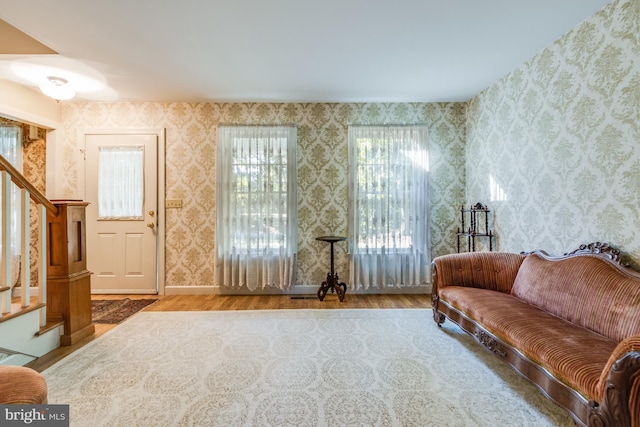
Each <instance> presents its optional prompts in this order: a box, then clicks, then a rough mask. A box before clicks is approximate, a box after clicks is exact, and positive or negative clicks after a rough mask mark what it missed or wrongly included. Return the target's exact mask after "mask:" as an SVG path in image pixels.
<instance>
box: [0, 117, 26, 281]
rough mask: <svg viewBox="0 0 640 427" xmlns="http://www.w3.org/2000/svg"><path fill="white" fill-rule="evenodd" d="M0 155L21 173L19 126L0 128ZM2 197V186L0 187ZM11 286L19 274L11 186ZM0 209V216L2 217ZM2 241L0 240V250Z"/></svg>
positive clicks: (15, 192)
mask: <svg viewBox="0 0 640 427" xmlns="http://www.w3.org/2000/svg"><path fill="white" fill-rule="evenodd" d="M0 155H2V156H3V157H4V158H5V159H7V160H8V161H9V163H11V164H12V165H13V166H14V167H15V168H16V169H17V170H18V171H19V172H21V173H22V128H21V127H20V126H19V125H4V124H3V125H1V126H0ZM0 197H2V186H0ZM10 197H11V258H12V260H13V262H12V264H11V276H12V278H11V285H12V286H13V285H15V284H16V283H17V280H18V274H19V273H20V251H21V242H20V222H19V218H20V189H19V188H18V187H16V186H15V185H13V184H12V185H11V195H10ZM1 211H2V210H1V209H0V216H1V215H2V212H1ZM1 247H2V241H1V240H0V248H1Z"/></svg>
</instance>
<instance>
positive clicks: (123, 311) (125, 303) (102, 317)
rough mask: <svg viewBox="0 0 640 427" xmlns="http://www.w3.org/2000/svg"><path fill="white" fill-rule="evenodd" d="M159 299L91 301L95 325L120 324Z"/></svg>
mask: <svg viewBox="0 0 640 427" xmlns="http://www.w3.org/2000/svg"><path fill="white" fill-rule="evenodd" d="M156 301H157V299H129V298H125V299H122V300H91V315H92V317H93V322H94V323H120V322H122V321H123V320H125V319H127V318H128V317H130V316H131V315H133V314H135V313H137V312H138V311H140V310H142V309H143V308H145V307H146V306H148V305H149V304H153V303H154V302H156Z"/></svg>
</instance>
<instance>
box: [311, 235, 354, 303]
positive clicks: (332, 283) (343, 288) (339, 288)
mask: <svg viewBox="0 0 640 427" xmlns="http://www.w3.org/2000/svg"><path fill="white" fill-rule="evenodd" d="M316 240H321V241H323V242H329V243H331V271H330V272H329V273H327V280H326V281H324V282H322V284H321V285H320V289H318V299H319V300H320V301H322V300H324V297H325V296H326V295H327V292H328V291H329V289H331V293H334V292H335V293H336V294H338V299H339V300H340V302H342V301H344V294H346V293H347V284H346V283H344V282H340V283H339V282H338V280H339V279H338V273H336V272H335V271H334V269H333V244H334V243H335V242H342V241H343V240H347V238H346V237H342V236H320V237H316Z"/></svg>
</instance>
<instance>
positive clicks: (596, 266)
mask: <svg viewBox="0 0 640 427" xmlns="http://www.w3.org/2000/svg"><path fill="white" fill-rule="evenodd" d="M511 294H512V295H513V296H515V297H517V298H520V299H521V300H523V301H525V302H527V303H529V304H532V305H535V306H537V307H539V308H541V309H543V310H545V311H548V312H549V313H551V314H554V315H556V316H558V317H561V318H563V319H566V320H568V321H569V322H571V323H574V324H577V325H580V326H582V327H585V328H588V329H590V330H592V331H594V332H597V333H599V334H601V335H604V336H606V337H609V338H611V339H614V340H616V341H622V340H623V339H624V338H626V337H629V336H631V335H637V334H640V276H636V275H634V274H633V273H630V272H627V271H626V269H622V268H618V267H616V266H615V265H614V264H612V263H611V262H609V261H608V260H606V259H603V258H601V257H598V256H595V255H578V256H572V257H568V258H563V259H546V258H544V257H542V256H540V255H538V254H531V255H528V256H527V257H526V259H525V260H524V261H523V262H522V265H521V266H520V270H519V271H518V275H517V276H516V280H515V282H514V284H513V288H512V289H511Z"/></svg>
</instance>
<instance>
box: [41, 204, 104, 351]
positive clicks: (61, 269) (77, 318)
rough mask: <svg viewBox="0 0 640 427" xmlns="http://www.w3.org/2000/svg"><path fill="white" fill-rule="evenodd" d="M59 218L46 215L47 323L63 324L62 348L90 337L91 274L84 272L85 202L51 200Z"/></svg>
mask: <svg viewBox="0 0 640 427" xmlns="http://www.w3.org/2000/svg"><path fill="white" fill-rule="evenodd" d="M52 202H53V203H54V205H55V206H56V207H57V208H58V215H56V216H53V215H52V214H50V213H47V230H48V233H47V321H48V322H49V321H52V322H56V321H57V322H59V321H62V322H64V334H63V335H62V336H61V337H60V344H61V345H72V344H75V343H76V342H78V341H79V340H81V339H82V338H84V337H86V336H89V335H92V334H93V333H94V331H95V326H94V324H93V323H92V319H91V272H90V271H89V270H87V248H86V242H87V235H86V221H85V208H86V206H87V205H88V204H89V203H87V202H82V201H77V200H65V201H52Z"/></svg>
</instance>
